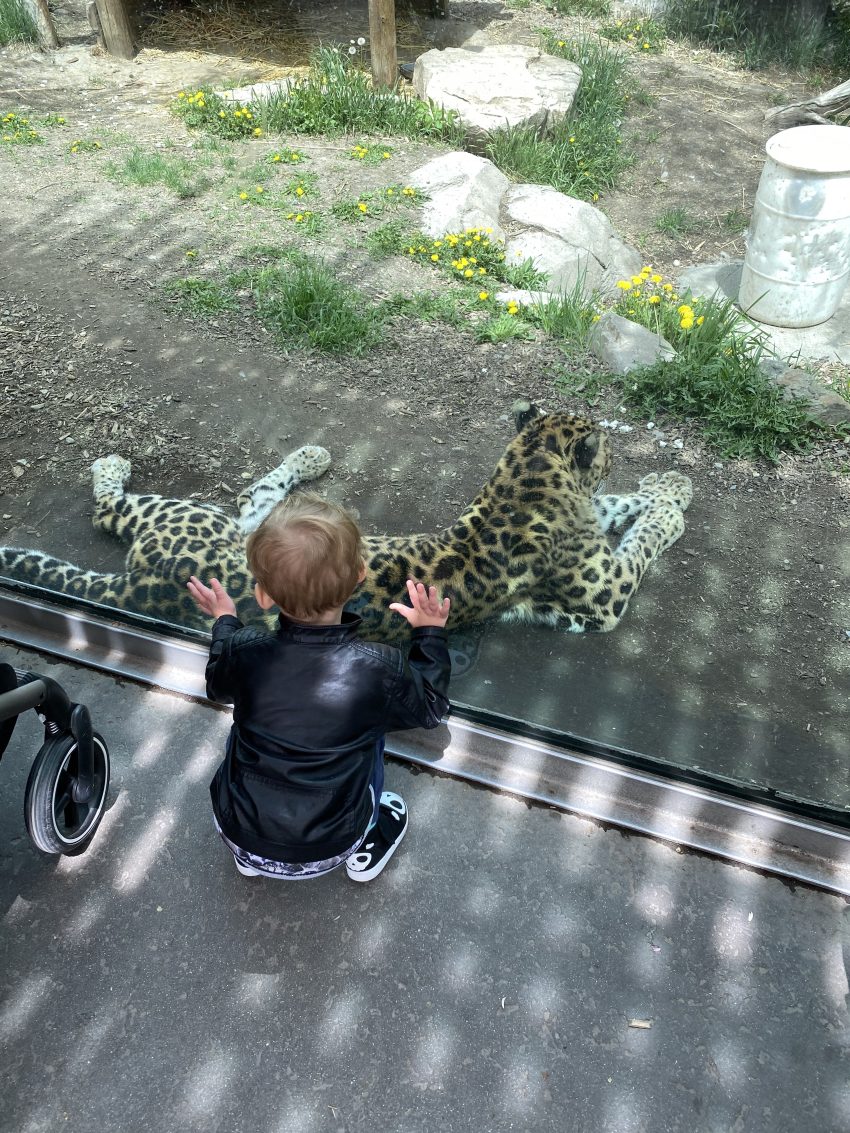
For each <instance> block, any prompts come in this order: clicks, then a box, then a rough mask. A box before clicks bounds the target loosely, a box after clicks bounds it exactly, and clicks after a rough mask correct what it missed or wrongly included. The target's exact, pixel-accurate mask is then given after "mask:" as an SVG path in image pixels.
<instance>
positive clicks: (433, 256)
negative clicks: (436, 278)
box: [431, 252, 440, 264]
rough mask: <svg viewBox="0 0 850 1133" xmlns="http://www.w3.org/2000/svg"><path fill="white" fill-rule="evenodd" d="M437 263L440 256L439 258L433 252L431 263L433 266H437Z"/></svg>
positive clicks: (436, 253) (437, 254)
mask: <svg viewBox="0 0 850 1133" xmlns="http://www.w3.org/2000/svg"><path fill="white" fill-rule="evenodd" d="M439 262H440V256H439V253H438V252H434V254H433V255H432V256H431V263H433V264H438V263H439Z"/></svg>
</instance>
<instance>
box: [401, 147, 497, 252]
mask: <svg viewBox="0 0 850 1133" xmlns="http://www.w3.org/2000/svg"><path fill="white" fill-rule="evenodd" d="M408 184H410V185H411V186H412V187H413V188H414V189H419V190H420V192H422V193H426V194H427V196H428V198H429V199H428V201H427V202H426V203H425V205H424V206H423V210H422V224H421V228H422V231H423V232H424V233H425V234H426V235H427V236H434V237H438V236H445V234H446V233H447V232H463V231H464V230H465V229H466V228H492V229H493V239H494V240H501V239H503V238H504V231H503V229H502V228H501V227H500V225H499V207H500V202H501V200H502V196H503V195H504V193H505V191H506V190H507V188H508V186H509V184H510V182H509V181H508V179H507V177H506V176H505V175H504V173H502V172H501V171H500V170H498V169H497V168H496V166H495V165H494V164H493V163H492V161H487V160H486V158H483V157H476V156H475V155H474V154H471V153H463V152H457V153H447V154H444V155H443V156H442V157H435V158H434V160H433V161H429V162H428V164H427V165H422V166H420V167H419V169H417V170H415V171H414V172H413V173H411V175H410V177H409V178H408Z"/></svg>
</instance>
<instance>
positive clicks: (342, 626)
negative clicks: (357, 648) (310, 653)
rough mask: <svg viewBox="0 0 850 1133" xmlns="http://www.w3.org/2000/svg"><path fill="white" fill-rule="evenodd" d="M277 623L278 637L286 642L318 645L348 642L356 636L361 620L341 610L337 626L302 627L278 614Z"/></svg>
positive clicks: (300, 624) (284, 615) (355, 615)
mask: <svg viewBox="0 0 850 1133" xmlns="http://www.w3.org/2000/svg"><path fill="white" fill-rule="evenodd" d="M277 621H278V626H277V636H278V637H280V638H284V639H285V640H287V641H301V642H312V643H314V644H319V643H325V642H328V643H331V642H341V641H350V640H351V639H352V638H354V637H356V636H357V631H358V630H359V629H360V626H361V624H362V621H363V619H362V618H360V617H358V616H357V614H350V613H349V612H348V611H347V610H343V612H342V621H341V622H340V623H339V625H331V626H309V625H304V624H303V623H302V622H294V621H293V620H292V619H291V618H288V617H287V616H286V614H278V616H277Z"/></svg>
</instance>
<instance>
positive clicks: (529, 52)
mask: <svg viewBox="0 0 850 1133" xmlns="http://www.w3.org/2000/svg"><path fill="white" fill-rule="evenodd" d="M580 81H581V69H580V68H579V67H577V66H576V65H575V63H570V62H568V61H567V60H566V59H558V58H556V57H555V56H554V55H546V54H544V52H542V51H539V50H538V49H537V48H536V47H525V46H523V45H521V44H511V43H509V44H499V45H496V46H493V47H484V48H482V49H480V50H476V51H466V50H463V49H462V48H456V47H448V48H446V49H445V50H444V51H436V50H434V51H426V52H425V53H424V55H420V56H419V58H418V59H417V60H416V66H415V68H414V71H413V86H414V89H415V90H416V93H417V94H418V95H419V96H420V98H429V99H431V100H432V101H433V102H436V103H437V104H438V105H439V106H443V107H445V108H446V109H448V110H455V111H457V114H458V117H459V118H460V120H461V122H462V123H463V125H464V126H465V127H466V131H467V135H468V139H469V141H470V142H471V143H472V144H473V145H474V144H476V143H478V144H482V143H483V142H484V141H485V139H486V138H487V136H488V135H489V134H490V133H492V132H493V131H494V130H501V129H504V128H505V127H507V126H532V127H534V128H535V129H539V130H547V129H550V128H551V127H552V126H553V125H554V123H555V122H557V121H558V120H559V119H561V118H564V117H565V116H566V115H567V114H568V113H569V111H570V107H571V106H572V104H573V99H574V98H575V95H576V91H577V90H578V85H579V82H580Z"/></svg>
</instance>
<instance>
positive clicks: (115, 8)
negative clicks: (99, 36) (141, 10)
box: [97, 0, 136, 59]
mask: <svg viewBox="0 0 850 1133" xmlns="http://www.w3.org/2000/svg"><path fill="white" fill-rule="evenodd" d="M97 14H98V16H99V17H100V26H101V28H102V29H103V39H104V42H105V43H106V50H107V51H108V52H109V54H110V55H117V56H119V57H120V58H121V59H132V58H133V56H134V55H135V54H136V48H135V44H134V43H133V31H132V29H131V27H130V19H129V17H128V15H127V9H126V7H125V4H124V0H97Z"/></svg>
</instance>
